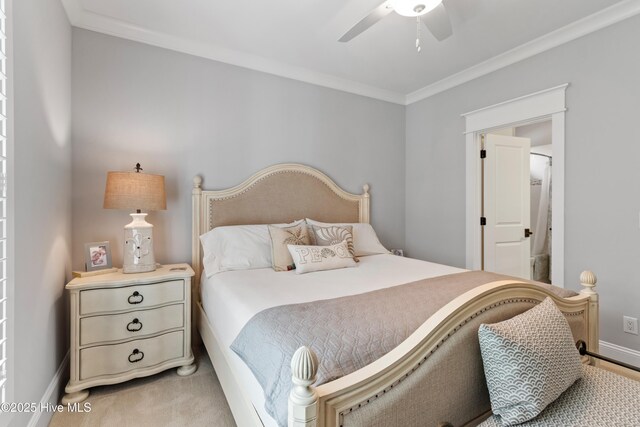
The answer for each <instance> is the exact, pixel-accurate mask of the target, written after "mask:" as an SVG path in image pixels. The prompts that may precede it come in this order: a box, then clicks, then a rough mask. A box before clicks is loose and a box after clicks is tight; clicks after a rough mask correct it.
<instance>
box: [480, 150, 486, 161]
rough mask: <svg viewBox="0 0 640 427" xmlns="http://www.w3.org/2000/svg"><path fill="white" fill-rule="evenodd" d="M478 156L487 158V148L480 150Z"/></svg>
mask: <svg viewBox="0 0 640 427" xmlns="http://www.w3.org/2000/svg"><path fill="white" fill-rule="evenodd" d="M480 158H481V159H486V158H487V150H480Z"/></svg>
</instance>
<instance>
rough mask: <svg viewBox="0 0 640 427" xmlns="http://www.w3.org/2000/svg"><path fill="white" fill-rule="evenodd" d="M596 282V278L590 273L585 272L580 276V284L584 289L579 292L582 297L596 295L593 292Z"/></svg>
mask: <svg viewBox="0 0 640 427" xmlns="http://www.w3.org/2000/svg"><path fill="white" fill-rule="evenodd" d="M597 282H598V278H597V277H596V275H595V274H593V272H592V271H589V270H585V271H583V272H582V273H581V274H580V284H581V285H582V286H584V288H583V289H582V290H581V291H580V293H581V294H583V295H597V293H596V292H595V291H594V288H595V287H596V283H597Z"/></svg>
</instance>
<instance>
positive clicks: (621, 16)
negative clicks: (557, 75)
mask: <svg viewBox="0 0 640 427" xmlns="http://www.w3.org/2000/svg"><path fill="white" fill-rule="evenodd" d="M62 3H63V5H64V7H65V10H66V12H67V16H68V18H69V21H70V22H71V25H73V26H74V27H79V28H84V29H87V30H91V31H97V32H100V33H104V34H108V35H111V36H115V37H120V38H124V39H128V40H133V41H136V42H140V43H145V44H149V45H152V46H157V47H161V48H165V49H170V50H174V51H177V52H182V53H187V54H190V55H194V56H199V57H203V58H207V59H212V60H214V61H219V62H224V63H227V64H231V65H236V66H239V67H243V68H248V69H252V70H256V71H261V72H264V73H268V74H273V75H276V76H280V77H285V78H289V79H293V80H298V81H302V82H305V83H310V84H313V85H317V86H323V87H327V88H330V89H335V90H339V91H343V92H348V93H353V94H356V95H361V96H366V97H369V98H374V99H378V100H381V101H387V102H391V103H394V104H400V105H410V104H413V103H415V102H418V101H421V100H423V99H426V98H429V97H431V96H433V95H436V94H438V93H441V92H444V91H446V90H449V89H451V88H454V87H456V86H459V85H461V84H464V83H467V82H469V81H471V80H474V79H477V78H478V77H482V76H484V75H487V74H489V73H492V72H494V71H497V70H499V69H501V68H504V67H507V66H509V65H512V64H515V63H516V62H519V61H522V60H525V59H527V58H530V57H532V56H534V55H537V54H539V53H542V52H545V51H547V50H550V49H553V48H555V47H558V46H560V45H562V44H564V43H568V42H570V41H572V40H575V39H577V38H579V37H582V36H585V35H587V34H590V33H592V32H595V31H598V30H600V29H602V28H605V27H608V26H609V25H613V24H615V23H617V22H620V21H622V20H625V19H627V18H630V17H632V16H634V15H637V14H638V13H640V1H639V0H623V1H621V2H619V3H616V4H614V5H612V6H609V7H608V8H606V9H603V10H601V11H599V12H596V13H594V14H592V15H589V16H587V17H584V18H582V19H580V20H578V21H575V22H573V23H571V24H569V25H567V26H565V27H562V28H560V29H557V30H555V31H552V32H551V33H548V34H546V35H544V36H541V37H538V38H537V39H534V40H532V41H530V42H527V43H525V44H523V45H520V46H518V47H515V48H513V49H511V50H508V51H507V52H504V53H502V54H500V55H497V56H494V57H493V58H490V59H488V60H486V61H484V62H481V63H479V64H476V65H474V66H472V67H469V68H467V69H465V70H463V71H460V72H458V73H455V74H452V75H450V76H448V77H445V78H444V79H442V80H439V81H437V82H435V83H432V84H430V85H427V86H425V87H423V88H421V89H418V90H416V91H414V92H411V93H409V94H406V95H405V94H402V93H399V92H394V91H390V90H386V89H381V88H377V87H374V86H369V85H366V84H363V83H359V82H356V81H353V80H348V79H343V78H340V77H336V76H332V75H329V74H325V73H320V72H317V71H313V70H310V69H307V68H303V67H297V66H294V65H290V64H286V63H283V62H279V61H275V60H272V59H268V58H264V57H262V56H259V55H253V54H248V53H244V52H239V51H236V50H232V49H226V48H223V47H220V46H216V45H213V44H209V43H203V42H198V41H195V40H191V39H187V38H182V37H176V36H171V35H168V34H165V33H162V32H158V31H153V30H149V29H146V28H143V27H140V26H137V25H133V24H130V23H127V22H124V21H120V20H117V19H113V18H110V17H108V16H104V15H100V14H97V13H94V12H90V11H87V10H85V9H83V8H82V6H81V5H80V0H62Z"/></svg>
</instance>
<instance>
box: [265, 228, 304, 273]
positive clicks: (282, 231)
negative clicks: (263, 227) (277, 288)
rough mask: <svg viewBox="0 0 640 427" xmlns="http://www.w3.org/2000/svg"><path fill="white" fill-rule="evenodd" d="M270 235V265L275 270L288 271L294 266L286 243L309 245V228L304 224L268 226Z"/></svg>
mask: <svg viewBox="0 0 640 427" xmlns="http://www.w3.org/2000/svg"><path fill="white" fill-rule="evenodd" d="M269 235H270V236H271V266H272V267H273V269H274V270H275V271H289V270H293V269H294V268H295V266H294V264H293V259H292V258H291V254H290V253H289V250H288V249H287V245H309V244H310V243H311V240H310V238H309V230H308V228H307V225H306V224H300V225H295V226H292V227H277V226H275V225H270V226H269Z"/></svg>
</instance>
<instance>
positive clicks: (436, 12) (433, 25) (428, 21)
mask: <svg viewBox="0 0 640 427" xmlns="http://www.w3.org/2000/svg"><path fill="white" fill-rule="evenodd" d="M422 22H424V25H425V26H426V27H427V28H428V29H429V31H431V34H433V36H434V37H435V38H436V39H438V41H442V40H444V39H446V38H447V37H449V36H450V35H451V34H453V30H452V28H451V21H450V20H449V14H448V13H447V9H445V7H444V4H442V3H440V4H439V5H438V7H436V8H435V9H433V10H432V11H431V12H429V13H427V14H426V15H424V16H423V17H422Z"/></svg>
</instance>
